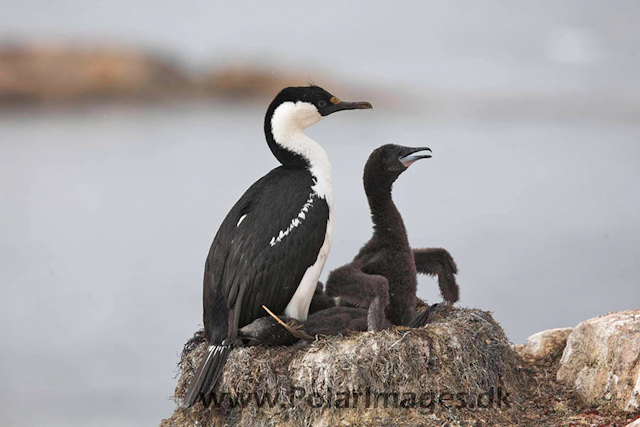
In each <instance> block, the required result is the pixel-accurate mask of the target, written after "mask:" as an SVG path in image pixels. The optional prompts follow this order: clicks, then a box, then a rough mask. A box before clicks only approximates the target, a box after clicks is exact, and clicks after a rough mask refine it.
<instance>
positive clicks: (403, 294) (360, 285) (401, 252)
mask: <svg viewBox="0 0 640 427" xmlns="http://www.w3.org/2000/svg"><path fill="white" fill-rule="evenodd" d="M430 153H431V150H430V149H429V148H426V147H421V148H413V147H403V146H400V145H394V144H388V145H383V146H382V147H379V148H377V149H376V150H374V151H373V153H371V155H370V156H369V159H368V160H367V163H366V165H365V168H364V176H363V181H364V189H365V193H366V194H367V200H368V202H369V208H370V210H371V218H372V220H373V236H372V237H371V239H370V240H369V241H368V242H367V243H366V244H365V245H364V246H363V247H362V249H360V251H359V252H358V254H357V255H356V256H355V258H354V259H353V261H352V262H350V263H348V264H346V265H344V266H342V267H339V268H336V269H335V270H333V271H332V272H331V273H330V274H329V278H328V279H327V286H326V290H325V292H326V295H327V296H329V297H339V298H340V304H347V305H354V306H357V307H368V308H369V313H368V316H369V319H368V327H369V329H370V330H380V329H384V328H385V327H387V325H388V322H391V323H392V324H394V325H407V326H419V325H420V324H422V323H424V322H425V319H426V318H427V316H428V310H427V311H424V312H422V313H420V315H419V316H415V308H416V287H417V277H416V275H417V273H422V274H429V275H437V276H438V284H439V287H440V292H441V293H442V295H443V297H444V299H445V300H446V301H447V302H449V303H454V302H456V301H457V300H458V295H459V288H458V284H457V283H456V280H455V274H456V273H457V267H456V264H455V262H454V261H453V257H451V255H450V254H449V252H448V251H447V250H445V249H442V248H425V249H412V248H411V246H410V245H409V239H408V237H407V230H406V228H405V225H404V221H403V220H402V216H401V215H400V212H399V211H398V208H397V207H396V205H395V203H394V202H393V199H392V197H391V189H392V186H393V183H394V182H395V181H396V179H397V178H398V177H399V176H400V174H402V173H403V172H404V171H406V170H407V168H408V167H409V166H411V165H412V164H413V163H414V162H415V161H417V160H419V159H425V158H429V157H431V154H430Z"/></svg>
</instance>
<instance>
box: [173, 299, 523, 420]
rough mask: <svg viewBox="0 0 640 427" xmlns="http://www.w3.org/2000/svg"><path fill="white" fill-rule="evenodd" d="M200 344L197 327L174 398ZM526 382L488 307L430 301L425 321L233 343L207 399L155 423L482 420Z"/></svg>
mask: <svg viewBox="0 0 640 427" xmlns="http://www.w3.org/2000/svg"><path fill="white" fill-rule="evenodd" d="M205 351H206V343H205V339H204V334H203V333H202V331H199V332H197V333H196V334H195V335H194V337H193V338H192V339H191V340H189V341H188V342H187V344H186V345H185V347H184V350H183V352H182V357H181V360H180V363H179V368H180V371H181V376H180V379H179V381H178V385H177V388H176V391H175V395H174V399H175V400H176V402H177V403H179V402H181V401H182V398H183V396H184V393H185V391H186V388H187V386H188V384H189V381H191V379H192V378H193V374H194V371H195V369H196V367H197V365H198V362H199V361H200V359H201V358H202V357H203V355H204V354H205ZM524 381H526V380H525V376H524V375H523V374H522V370H521V369H520V368H519V358H518V356H517V355H516V353H515V352H514V351H513V349H512V347H511V344H510V342H509V340H508V339H507V337H506V336H505V334H504V332H503V330H502V328H501V327H500V325H499V324H498V323H496V322H495V321H494V320H493V318H492V316H491V315H490V313H488V312H485V311H481V310H475V309H465V308H454V307H451V306H448V305H437V306H434V308H432V314H431V315H430V322H429V323H428V324H427V325H426V326H424V327H422V328H415V329H411V328H402V327H397V328H394V329H390V330H384V331H381V332H377V333H371V332H357V333H351V334H349V335H347V336H332V337H317V339H316V341H314V342H311V343H306V342H300V343H298V344H296V345H293V346H290V347H266V346H257V347H245V348H238V349H235V350H234V351H233V352H232V353H231V355H230V356H229V359H228V361H227V365H226V367H225V371H224V375H223V377H222V379H221V381H220V382H219V384H218V386H217V389H216V393H215V394H216V396H214V401H213V402H212V403H211V404H210V405H209V406H208V407H205V406H203V404H202V403H198V404H196V405H195V406H194V407H192V408H189V409H182V408H179V409H177V410H176V412H175V413H174V415H173V416H172V417H171V418H169V419H167V420H164V421H163V424H162V425H164V426H183V425H229V424H233V425H241V426H254V425H265V426H268V425H277V426H281V425H317V424H324V425H334V424H337V423H338V422H342V423H345V422H346V423H347V424H354V425H360V424H369V423H372V422H375V423H376V424H378V425H385V424H388V425H416V423H417V422H418V421H420V422H419V424H420V425H423V424H424V423H425V422H426V421H427V420H428V419H432V420H433V421H434V422H435V423H436V424H438V425H439V424H440V423H441V422H442V421H444V420H462V419H468V420H473V419H481V418H482V419H486V412H487V411H491V410H493V411H500V412H501V413H502V414H503V416H501V418H504V417H507V418H512V417H511V416H509V408H508V407H506V406H504V405H501V406H499V404H500V402H499V401H498V399H497V397H498V396H497V393H498V390H499V391H500V393H501V394H502V395H503V396H504V395H505V394H506V393H509V395H510V397H509V399H511V402H510V403H511V404H512V405H513V404H517V392H518V390H520V389H522V387H523V382H524ZM489 393H491V396H490V395H489ZM483 394H484V396H483V397H482V398H481V404H482V406H481V408H482V411H478V409H479V408H477V407H474V406H475V405H476V403H477V398H478V397H480V396H481V395H483ZM514 399H515V400H514ZM490 400H491V402H490ZM463 401H464V402H465V403H464V405H463V404H462V402H463ZM260 402H261V403H262V404H260ZM489 403H490V404H491V406H489V407H488V408H485V407H486V406H487V405H489ZM478 414H481V416H478ZM436 421H437V422H436Z"/></svg>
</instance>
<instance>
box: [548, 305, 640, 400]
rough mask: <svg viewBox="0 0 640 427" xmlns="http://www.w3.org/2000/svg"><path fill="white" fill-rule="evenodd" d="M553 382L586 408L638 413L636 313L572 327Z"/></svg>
mask: <svg viewBox="0 0 640 427" xmlns="http://www.w3.org/2000/svg"><path fill="white" fill-rule="evenodd" d="M557 379H558V381H561V382H564V383H567V384H570V385H571V386H572V387H573V388H575V389H576V390H577V391H578V392H579V393H580V395H581V396H582V397H583V398H584V399H585V400H586V401H587V402H588V403H590V404H594V405H598V406H611V407H613V408H615V409H618V410H623V411H628V412H635V411H640V310H627V311H621V312H617V313H610V314H607V315H604V316H600V317H596V318H594V319H589V320H586V321H584V322H582V323H580V324H579V325H578V326H576V327H575V328H574V329H573V331H572V332H571V334H570V335H569V337H568V339H567V345H566V348H565V350H564V353H563V355H562V359H561V360H560V367H559V369H558V373H557Z"/></svg>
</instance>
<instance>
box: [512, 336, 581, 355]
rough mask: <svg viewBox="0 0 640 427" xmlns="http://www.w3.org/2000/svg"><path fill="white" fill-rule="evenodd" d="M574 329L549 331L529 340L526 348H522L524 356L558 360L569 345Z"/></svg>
mask: <svg viewBox="0 0 640 427" xmlns="http://www.w3.org/2000/svg"><path fill="white" fill-rule="evenodd" d="M572 330H573V328H557V329H547V330H546V331H542V332H538V333H537V334H533V335H531V336H530V337H529V338H527V342H526V343H525V345H524V346H522V347H520V352H521V354H523V355H526V356H529V357H533V358H536V359H540V358H546V357H549V358H551V359H556V358H557V357H560V356H561V355H562V352H563V351H564V347H565V346H566V344H567V337H568V336H569V334H570V333H571V331H572Z"/></svg>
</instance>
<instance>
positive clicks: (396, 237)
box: [365, 184, 409, 246]
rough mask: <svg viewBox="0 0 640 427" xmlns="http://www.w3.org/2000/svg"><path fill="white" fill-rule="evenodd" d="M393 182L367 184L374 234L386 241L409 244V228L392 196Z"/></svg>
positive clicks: (403, 244)
mask: <svg viewBox="0 0 640 427" xmlns="http://www.w3.org/2000/svg"><path fill="white" fill-rule="evenodd" d="M391 188H392V184H382V185H365V190H366V193H367V200H368V201H369V209H370V210H371V219H372V221H373V234H374V236H377V237H378V238H381V239H383V240H384V241H385V242H386V243H390V244H398V245H402V246H405V245H408V244H409V241H408V238H407V230H406V228H405V225H404V221H403V220H402V216H401V215H400V212H399V211H398V208H397V207H396V204H395V203H394V202H393V199H392V198H391Z"/></svg>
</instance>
